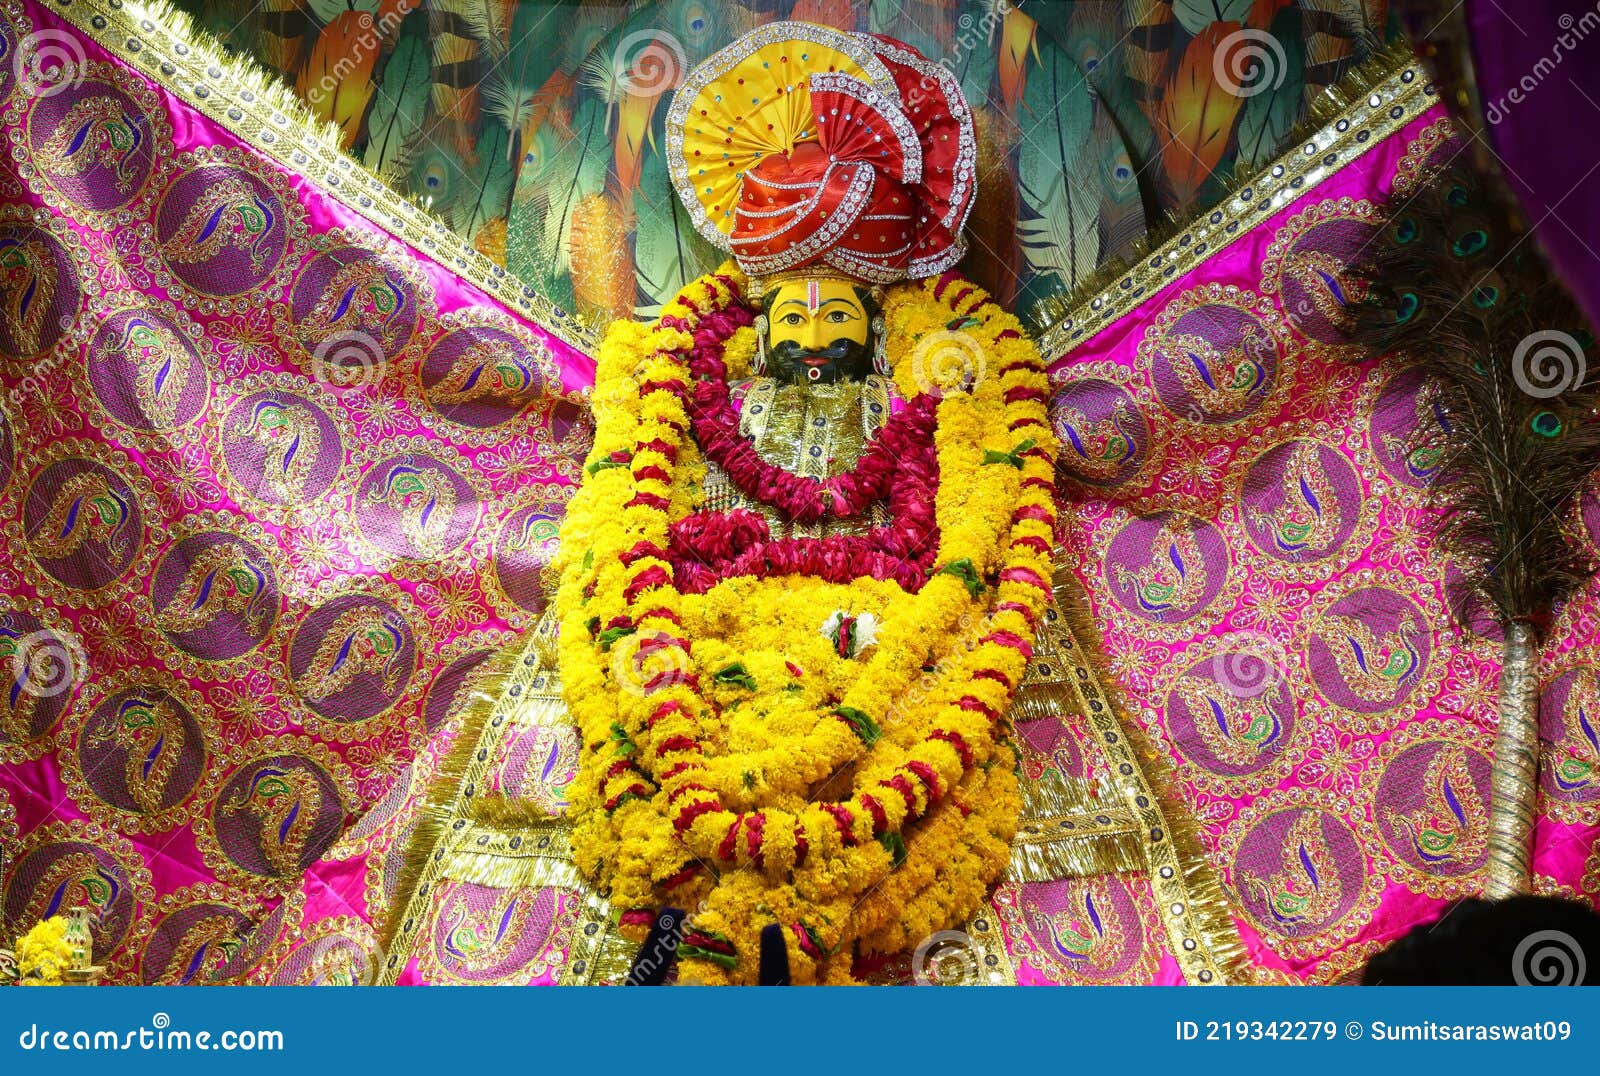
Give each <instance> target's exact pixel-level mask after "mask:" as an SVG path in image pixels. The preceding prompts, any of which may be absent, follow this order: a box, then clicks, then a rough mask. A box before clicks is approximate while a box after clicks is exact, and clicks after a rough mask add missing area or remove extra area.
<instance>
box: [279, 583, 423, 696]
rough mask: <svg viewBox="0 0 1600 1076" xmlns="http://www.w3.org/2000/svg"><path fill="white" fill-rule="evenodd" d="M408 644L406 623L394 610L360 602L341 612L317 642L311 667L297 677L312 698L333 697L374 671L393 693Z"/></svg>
mask: <svg viewBox="0 0 1600 1076" xmlns="http://www.w3.org/2000/svg"><path fill="white" fill-rule="evenodd" d="M405 645H406V635H405V623H404V621H403V620H402V618H401V617H400V614H398V613H396V612H394V611H393V610H386V609H379V608H376V607H374V606H371V605H360V606H356V607H355V608H353V609H346V610H345V611H344V612H342V613H340V614H339V616H338V618H337V619H335V620H334V622H333V624H332V626H330V627H329V629H328V632H327V634H325V635H324V636H323V637H322V639H321V641H320V642H319V643H318V644H317V650H316V654H315V655H314V656H313V657H312V659H311V665H310V667H309V668H308V669H307V670H306V671H305V673H304V674H303V675H302V676H300V677H298V678H297V683H298V684H299V685H300V688H301V692H302V694H303V695H304V696H305V698H306V699H307V700H309V701H311V702H320V701H322V700H324V699H328V698H331V697H332V696H334V695H337V694H338V693H339V692H341V691H343V690H344V689H345V688H347V687H349V686H350V684H351V683H352V682H353V681H354V680H355V679H356V677H358V676H360V675H362V674H363V673H373V674H375V675H377V676H379V677H381V678H382V680H383V685H384V690H385V691H386V692H388V693H389V694H393V693H394V691H395V690H396V688H397V687H398V686H399V684H400V681H401V680H402V679H403V678H404V677H405V676H406V673H407V670H406V668H405V664H404V662H403V661H402V660H401V659H402V657H403V656H404V649H405Z"/></svg>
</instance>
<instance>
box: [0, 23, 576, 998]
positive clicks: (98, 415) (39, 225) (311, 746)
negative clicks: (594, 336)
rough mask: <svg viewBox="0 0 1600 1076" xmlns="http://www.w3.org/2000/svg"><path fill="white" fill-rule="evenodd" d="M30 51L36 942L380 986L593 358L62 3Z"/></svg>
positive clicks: (14, 438)
mask: <svg viewBox="0 0 1600 1076" xmlns="http://www.w3.org/2000/svg"><path fill="white" fill-rule="evenodd" d="M0 41H3V45H4V55H3V61H4V62H3V63H0V102H3V105H4V118H3V122H4V125H5V128H6V133H7V137H8V139H9V144H10V146H11V153H10V154H9V155H8V158H7V160H6V161H5V163H4V165H0V196H3V199H4V205H3V208H0V259H3V267H0V308H3V314H0V351H3V353H4V355H5V363H4V368H3V378H4V385H5V390H6V394H5V404H4V412H3V413H0V504H3V509H0V515H3V518H4V531H5V542H6V549H5V553H4V557H3V565H0V654H4V655H5V656H7V657H8V658H9V660H7V661H6V662H5V663H4V665H3V671H0V679H3V680H4V681H5V682H6V685H7V689H8V694H7V698H6V700H5V705H4V706H3V707H0V759H3V760H4V763H5V765H4V766H3V767H0V849H3V851H4V855H3V857H0V858H3V860H4V890H3V896H0V937H14V936H16V934H18V933H19V932H20V931H21V930H23V929H26V927H27V926H30V925H32V923H34V922H36V921H37V920H38V919H39V918H40V917H42V916H45V915H48V914H50V913H52V912H54V911H56V910H57V909H59V908H62V907H67V906H71V905H72V904H74V903H76V902H77V901H78V900H79V899H80V898H83V897H86V898H87V899H88V900H89V901H90V902H91V903H92V904H93V905H94V907H95V909H96V924H97V925H96V928H95V952H96V955H97V957H99V958H100V959H101V960H103V961H105V962H107V963H108V964H109V965H110V969H111V974H110V978H111V979H112V980H113V981H117V982H143V983H180V982H181V983H207V982H232V981H246V980H248V981H273V982H302V981H309V980H311V979H313V978H315V979H317V980H320V981H329V980H335V981H336V980H338V979H340V978H356V979H359V978H360V977H361V975H362V974H363V971H364V969H365V968H366V967H367V966H368V962H369V960H370V954H371V952H372V950H373V948H374V944H375V939H374V933H373V924H374V923H376V922H378V921H379V920H380V919H381V917H382V916H383V914H384V912H385V911H386V909H387V906H388V901H389V899H390V895H391V893H392V886H393V884H394V881H395V873H396V869H397V866H398V863H397V859H398V855H399V850H400V849H401V848H403V846H404V836H405V832H406V829H407V827H408V825H410V824H411V821H412V816H413V815H414V813H415V807H416V804H417V799H418V795H419V793H420V791H421V789H422V788H423V787H424V786H425V784H426V782H427V779H428V776H429V773H430V772H431V770H432V768H433V766H434V765H435V764H436V762H437V760H438V757H439V755H440V753H441V751H442V750H443V749H444V748H445V747H446V745H447V744H448V742H449V741H450V738H451V736H452V734H453V728H452V725H451V722H450V715H451V713H452V711H453V709H454V704H455V700H457V699H458V698H459V697H460V696H461V695H462V694H463V693H464V692H466V691H467V690H470V688H471V685H472V684H473V683H474V678H475V670H478V669H479V668H480V665H481V663H482V662H483V660H484V659H485V658H486V657H487V656H489V655H490V654H492V653H494V652H495V651H496V650H498V649H499V648H501V647H503V646H505V645H506V644H508V643H509V642H511V641H512V640H514V639H515V638H516V637H517V632H518V629H525V628H527V627H528V626H529V625H531V624H532V623H533V621H534V619H535V617H536V615H537V614H538V612H539V611H540V609H541V607H542V605H543V601H544V599H543V596H542V593H541V579H540V573H541V569H542V567H543V565H544V564H545V563H547V562H548V559H549V553H550V551H551V550H552V549H553V548H554V542H555V535H556V527H557V521H558V520H559V518H560V516H561V514H562V511H563V506H564V504H565V501H566V499H567V498H568V497H569V496H570V493H571V491H572V488H573V485H574V483H575V481H576V477H577V474H578V470H579V467H580V464H581V460H582V458H583V455H584V453H585V451H586V442H587V437H588V433H587V430H588V427H587V420H586V418H585V417H584V415H585V413H584V411H583V410H582V408H581V406H580V405H579V404H578V403H577V402H575V401H574V400H572V399H570V398H568V397H567V396H566V395H564V394H568V393H571V392H574V391H576V390H579V389H581V388H582V387H583V386H584V385H585V384H587V383H592V369H593V366H592V363H591V362H590V360H589V359H588V358H587V357H586V356H584V355H582V354H580V353H579V352H577V351H575V350H574V349H573V348H572V347H570V346H569V345H567V344H565V343H563V342H562V341H560V340H558V339H556V338H554V337H552V336H551V335H550V334H548V333H547V332H545V331H543V330H542V329H540V328H538V327H536V326H535V325H533V324H531V323H530V322H528V321H526V320H523V319H522V318H520V317H517V316H514V315H512V314H510V313H508V312H507V311H506V310H505V309H503V308H502V306H501V304H499V303H497V302H494V301H491V300H490V299H489V298H487V297H486V296H485V295H484V294H483V293H482V292H480V291H479V290H478V289H476V288H474V287H471V286H469V285H467V284H464V283H463V282H462V281H461V280H460V279H459V278H458V277H457V275H456V274H454V273H452V272H451V271H450V270H448V269H447V268H445V267H443V266H441V265H440V264H438V263H437V262H436V261H434V260H432V259H430V258H428V257H426V256H424V255H422V254H421V253H420V252H419V251H418V250H416V249H413V248H409V247H405V246H402V245H400V244H399V243H397V242H396V241H395V240H393V239H392V238H390V237H387V236H385V235H383V234H381V233H380V232H379V231H378V230H377V229H376V228H374V227H373V226H372V224H371V222H369V221H366V220H363V219H362V218H361V217H358V216H357V215H356V214H355V213H353V212H351V211H349V210H348V209H346V208H344V207H343V206H342V205H340V204H339V203H338V202H336V201H334V200H332V199H331V198H329V197H327V196H326V195H325V194H323V193H321V192H320V191H319V190H318V189H317V185H316V184H313V183H311V182H308V181H306V180H303V179H301V178H299V176H297V175H295V174H291V173H289V172H287V171H285V170H284V169H282V168H280V167H278V166H277V165H275V164H273V163H271V162H270V161H269V160H267V159H266V158H264V157H262V156H261V155H260V154H258V153H256V152H254V151H252V150H251V149H249V148H247V147H246V146H245V145H244V144H243V143H241V142H240V141H239V140H238V139H236V138H234V137H233V136H231V135H230V134H228V133H227V131H225V130H224V129H223V128H222V127H220V126H219V125H218V124H216V123H213V122H211V121H210V120H208V119H206V118H204V117H203V116H202V115H200V114H199V113H197V112H196V111H195V110H194V109H192V108H190V107H188V106H187V105H185V104H184V103H183V102H182V101H181V100H179V99H178V98H177V97H176V96H175V95H173V94H172V93H169V92H167V91H166V90H163V89H162V88H161V87H160V86H158V85H156V84H154V83H153V82H152V81H151V80H149V79H146V78H143V77H141V76H139V75H138V74H136V73H135V72H133V71H132V70H130V69H129V68H128V67H127V66H126V65H124V64H123V63H121V62H120V61H118V60H117V59H115V58H113V57H112V56H110V55H109V54H108V53H106V52H105V51H104V50H102V49H100V48H99V47H98V46H96V45H95V44H94V43H93V42H92V41H91V40H89V39H88V38H87V37H86V36H85V35H83V34H82V33H80V32H79V31H77V30H76V29H74V28H73V27H72V26H71V25H70V24H68V23H65V22H63V21H62V20H61V19H59V18H57V17H56V16H55V15H54V13H52V12H50V11H48V10H46V9H44V8H42V7H40V6H38V5H35V4H28V5H26V6H22V7H5V8H0ZM43 50H53V51H52V52H50V53H48V54H47V53H45V52H44V51H43ZM19 53H20V54H19ZM49 57H54V58H55V60H56V61H58V62H59V61H60V60H62V59H63V58H65V59H70V60H73V61H74V63H75V64H77V65H76V67H75V69H74V70H73V71H71V72H70V73H68V74H66V75H64V76H61V75H58V76H56V77H50V76H49V72H50V71H51V68H50V66H49V63H50V60H49ZM14 61H15V62H14ZM77 61H82V62H81V63H77ZM19 71H20V72H24V74H25V77H35V76H37V77H39V78H40V79H41V85H40V86H38V87H33V88H32V89H35V90H37V91H38V92H27V91H28V90H29V89H30V87H27V86H19V85H18V81H17V72H19ZM30 73H31V74H30Z"/></svg>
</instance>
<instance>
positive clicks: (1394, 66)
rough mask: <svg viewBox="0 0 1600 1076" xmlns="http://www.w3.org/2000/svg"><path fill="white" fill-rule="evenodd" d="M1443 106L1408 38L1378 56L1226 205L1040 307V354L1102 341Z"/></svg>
mask: <svg viewBox="0 0 1600 1076" xmlns="http://www.w3.org/2000/svg"><path fill="white" fill-rule="evenodd" d="M1438 102H1439V93H1438V89H1437V88H1436V87H1435V86H1434V84H1433V83H1432V82H1431V81H1430V80H1429V78H1428V74H1427V72H1426V71H1425V70H1424V69H1423V67H1422V65H1421V64H1420V63H1419V62H1418V61H1417V58H1416V56H1415V55H1414V54H1413V53H1412V51H1411V49H1410V46H1409V45H1407V44H1406V43H1405V42H1403V41H1402V42H1399V43H1397V44H1396V45H1394V46H1391V47H1390V48H1388V49H1386V50H1384V51H1383V52H1382V53H1379V54H1378V55H1376V56H1374V57H1373V58H1372V59H1371V60H1369V61H1368V62H1367V63H1366V64H1364V65H1363V66H1362V68H1361V69H1360V70H1358V71H1356V72H1354V73H1352V74H1351V75H1350V76H1347V77H1346V79H1345V81H1344V82H1343V83H1342V84H1341V85H1340V86H1338V87H1334V88H1332V89H1330V90H1329V91H1328V97H1327V99H1326V100H1325V101H1324V102H1323V103H1321V104H1319V105H1318V106H1317V108H1316V109H1315V110H1314V112H1313V122H1315V123H1321V124H1322V126H1320V127H1319V128H1318V129H1316V130H1315V131H1313V132H1312V133H1311V134H1309V135H1308V136H1306V137H1305V138H1304V140H1303V141H1301V142H1300V143H1299V144H1298V145H1297V146H1296V147H1295V148H1294V149H1291V150H1289V151H1288V152H1286V153H1284V154H1283V155H1282V156H1281V157H1279V158H1278V159H1277V160H1276V161H1274V162H1273V163H1272V164H1271V165H1270V166H1268V167H1267V168H1265V169H1263V170H1262V171H1261V172H1260V173H1258V174H1257V175H1255V176H1254V177H1252V178H1251V179H1250V180H1248V181H1247V182H1245V183H1241V184H1236V185H1235V187H1234V189H1233V192H1232V194H1230V195H1229V197H1228V198H1227V200H1226V201H1224V202H1223V203H1221V204H1220V205H1217V206H1215V207H1214V208H1212V209H1210V210H1209V211H1207V212H1205V213H1202V214H1201V215H1200V216H1199V217H1197V218H1196V219H1195V220H1194V221H1192V222H1191V223H1189V224H1188V225H1186V226H1183V227H1181V228H1180V229H1179V230H1178V231H1177V232H1176V233H1175V234H1172V235H1171V237H1170V238H1168V239H1167V240H1166V241H1165V242H1163V243H1161V244H1160V245H1159V246H1157V247H1155V248H1154V249H1150V248H1149V247H1147V246H1146V245H1145V244H1141V245H1140V247H1139V248H1136V250H1135V253H1134V254H1133V255H1131V256H1129V257H1128V258H1125V259H1123V260H1121V261H1120V262H1109V263H1107V264H1106V265H1103V266H1101V267H1100V268H1099V269H1098V270H1096V271H1095V272H1094V273H1093V274H1092V275H1091V276H1090V277H1089V278H1088V279H1087V280H1085V281H1084V282H1083V283H1082V284H1080V285H1079V286H1078V287H1077V288H1075V289H1073V292H1072V294H1070V295H1068V296H1064V297H1061V298H1053V299H1046V300H1044V301H1043V302H1041V303H1040V304H1039V305H1038V306H1036V307H1035V308H1034V309H1033V311H1032V312H1031V315H1032V316H1031V318H1030V320H1031V321H1032V322H1033V324H1034V325H1036V326H1037V329H1036V334H1037V336H1038V339H1039V350H1040V352H1041V353H1042V354H1043V355H1044V357H1045V359H1046V361H1053V360H1055V359H1057V358H1059V357H1061V356H1062V355H1064V354H1066V353H1067V351H1069V350H1070V349H1071V348H1073V347H1075V346H1076V345H1078V344H1082V343H1084V342H1086V341H1088V340H1090V339H1092V338H1093V337H1094V336H1095V334H1096V333H1098V332H1100V331H1101V330H1102V329H1105V328H1107V327H1108V326H1110V325H1111V324H1112V323H1113V322H1114V321H1116V320H1117V319H1118V318H1120V317H1122V316H1123V315H1124V314H1126V313H1128V312H1129V311H1131V310H1133V309H1134V308H1135V307H1137V306H1138V305H1139V303H1141V302H1142V301H1143V300H1144V299H1146V298H1147V297H1149V296H1150V295H1151V294H1153V293H1154V292H1156V291H1158V290H1159V289H1161V288H1162V287H1164V286H1165V285H1167V284H1169V283H1171V282H1172V281H1174V280H1176V279H1177V278H1178V277H1179V276H1180V275H1181V274H1183V273H1186V272H1188V271H1189V270H1191V269H1194V268H1196V267H1197V266H1199V265H1201V264H1203V263H1204V262H1205V261H1206V260H1207V259H1209V258H1211V257H1212V256H1214V255H1216V254H1217V253H1219V252H1220V251H1222V250H1224V249H1226V248H1227V247H1228V246H1230V245H1231V244H1232V243H1233V242H1234V241H1235V240H1236V239H1239V238H1242V237H1243V236H1244V235H1246V234H1247V233H1248V232H1250V231H1251V229H1253V228H1255V227H1256V226H1257V225H1259V224H1260V223H1261V222H1262V221H1264V220H1266V219H1267V218H1268V217H1270V216H1271V215H1272V214H1274V213H1276V212H1278V211H1279V210H1281V209H1283V208H1284V207H1285V206H1287V205H1289V204H1290V203H1291V202H1293V201H1294V200H1295V199H1297V198H1299V197H1300V196H1301V195H1303V194H1305V193H1306V192H1307V191H1309V190H1311V189H1312V188H1313V187H1316V186H1317V185H1318V184H1320V183H1322V182H1323V181H1324V180H1326V179H1328V178H1329V177H1331V176H1333V175H1334V174H1335V173H1336V172H1338V171H1339V170H1340V169H1342V168H1344V167H1345V166H1346V165H1349V164H1351V163H1352V162H1353V161H1355V160H1356V159H1358V158H1359V157H1361V156H1362V155H1363V154H1365V153H1366V152H1367V151H1368V150H1370V149H1372V148H1373V147H1374V146H1376V145H1378V144H1379V143H1380V142H1382V141H1383V140H1384V139H1385V138H1387V137H1388V136H1389V135H1391V134H1393V133H1395V132H1396V131H1398V130H1400V129H1401V128H1402V127H1404V126H1405V125H1406V124H1408V123H1410V122H1411V121H1412V120H1414V119H1416V118H1417V117H1418V116H1420V115H1422V113H1423V112H1425V111H1427V110H1428V109H1429V108H1432V107H1433V106H1434V105H1435V104H1437V103H1438Z"/></svg>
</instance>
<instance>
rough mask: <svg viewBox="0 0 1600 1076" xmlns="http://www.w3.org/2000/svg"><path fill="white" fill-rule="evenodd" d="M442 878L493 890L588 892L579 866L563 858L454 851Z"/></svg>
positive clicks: (445, 866) (441, 874) (448, 859)
mask: <svg viewBox="0 0 1600 1076" xmlns="http://www.w3.org/2000/svg"><path fill="white" fill-rule="evenodd" d="M440 876H441V878H447V879H449V880H450V881H452V882H468V883H470V884H472V885H484V886H489V887H491V888H493V889H523V888H529V887H538V886H555V887H559V888H561V889H572V890H577V891H580V892H581V891H585V889H586V886H585V883H584V880H583V876H582V875H580V874H579V873H578V867H577V864H575V863H573V862H572V860H571V859H564V858H562V857H560V856H502V855H497V854H495V853H493V852H452V853H451V854H450V855H449V856H448V857H447V858H446V861H445V865H444V869H443V870H442V871H441V872H440Z"/></svg>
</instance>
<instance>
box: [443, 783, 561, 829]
mask: <svg viewBox="0 0 1600 1076" xmlns="http://www.w3.org/2000/svg"><path fill="white" fill-rule="evenodd" d="M467 817H469V818H471V819H472V821H473V822H474V823H476V824H478V825H480V826H489V827H491V828H493V829H503V830H513V829H533V828H537V827H539V826H548V825H550V824H551V823H558V822H561V821H562V819H561V816H560V815H558V814H551V813H550V812H549V811H547V810H545V809H544V808H543V807H540V806H538V805H537V804H534V803H529V802H528V801H526V800H514V799H512V798H511V797H510V796H505V795H502V794H500V793H498V792H495V793H491V794H490V795H487V796H476V797H474V798H473V801H472V803H471V805H470V806H469V808H468V815H467ZM562 828H563V829H565V825H563V826H562Z"/></svg>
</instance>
